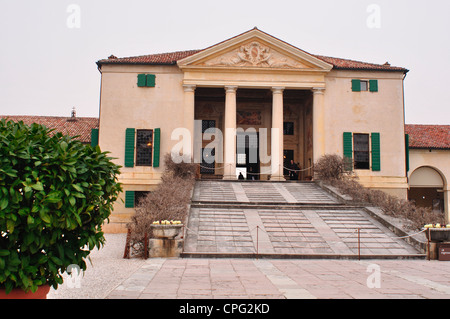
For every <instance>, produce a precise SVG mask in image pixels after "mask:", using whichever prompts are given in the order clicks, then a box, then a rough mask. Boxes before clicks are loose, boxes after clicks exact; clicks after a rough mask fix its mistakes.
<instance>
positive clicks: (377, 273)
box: [366, 264, 381, 289]
mask: <svg viewBox="0 0 450 319" xmlns="http://www.w3.org/2000/svg"><path fill="white" fill-rule="evenodd" d="M366 271H367V272H368V273H370V275H369V276H368V277H367V280H366V285H367V287H368V288H370V289H374V288H377V289H378V288H381V268H380V266H379V265H377V264H370V265H369V266H367V270H366Z"/></svg>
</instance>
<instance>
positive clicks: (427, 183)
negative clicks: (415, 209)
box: [408, 149, 450, 223]
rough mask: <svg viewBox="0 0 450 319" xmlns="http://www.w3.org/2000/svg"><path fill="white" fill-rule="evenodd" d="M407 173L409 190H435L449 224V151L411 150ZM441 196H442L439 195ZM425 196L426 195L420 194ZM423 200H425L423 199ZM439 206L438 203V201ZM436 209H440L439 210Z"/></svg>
mask: <svg viewBox="0 0 450 319" xmlns="http://www.w3.org/2000/svg"><path fill="white" fill-rule="evenodd" d="M409 158H410V160H409V161H410V169H409V172H408V178H409V184H410V189H411V190H412V189H414V188H417V189H419V190H424V189H425V190H426V189H436V190H437V192H438V193H437V194H436V195H438V196H437V197H438V198H442V204H443V206H444V207H443V211H444V214H445V221H446V223H450V215H449V194H450V186H449V184H448V179H449V177H450V150H449V149H446V150H444V149H443V150H435V149H411V150H410V152H409ZM440 194H442V195H440ZM420 195H423V196H425V195H426V194H425V193H423V194H420ZM424 199H425V198H424ZM438 205H439V201H438ZM438 209H442V208H439V207H438Z"/></svg>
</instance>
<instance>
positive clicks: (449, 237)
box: [425, 228, 450, 242]
mask: <svg viewBox="0 0 450 319" xmlns="http://www.w3.org/2000/svg"><path fill="white" fill-rule="evenodd" d="M425 235H426V236H427V239H428V240H429V241H433V242H450V228H429V229H427V230H425Z"/></svg>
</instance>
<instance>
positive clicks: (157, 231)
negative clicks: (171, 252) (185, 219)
mask: <svg viewBox="0 0 450 319" xmlns="http://www.w3.org/2000/svg"><path fill="white" fill-rule="evenodd" d="M182 228H183V225H182V224H177V225H151V229H152V233H153V237H154V238H159V239H174V238H175V237H177V236H178V234H179V233H180V232H181V229H182Z"/></svg>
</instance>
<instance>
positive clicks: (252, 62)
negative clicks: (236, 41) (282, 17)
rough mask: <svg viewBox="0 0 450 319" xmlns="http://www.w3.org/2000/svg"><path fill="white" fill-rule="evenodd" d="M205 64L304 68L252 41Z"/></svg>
mask: <svg viewBox="0 0 450 319" xmlns="http://www.w3.org/2000/svg"><path fill="white" fill-rule="evenodd" d="M204 65H205V66H241V67H247V66H250V67H263V68H298V69H301V68H306V66H305V65H303V64H301V63H298V62H296V61H295V60H293V59H291V58H288V57H286V56H283V55H282V54H280V53H278V52H276V51H275V50H272V49H271V48H269V47H267V46H264V45H262V44H260V43H259V42H257V41H253V42H251V43H249V44H245V45H241V46H240V47H239V48H237V49H235V50H233V51H231V52H228V53H226V54H224V55H222V56H219V57H217V58H214V59H211V60H209V61H206V62H205V63H204Z"/></svg>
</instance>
